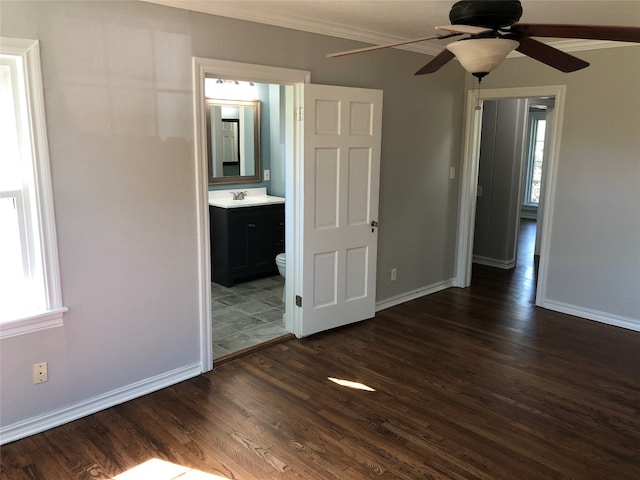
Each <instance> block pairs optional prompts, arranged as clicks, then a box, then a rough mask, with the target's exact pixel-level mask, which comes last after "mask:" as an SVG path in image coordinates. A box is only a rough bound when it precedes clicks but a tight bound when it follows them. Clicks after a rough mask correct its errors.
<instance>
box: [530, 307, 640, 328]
mask: <svg viewBox="0 0 640 480" xmlns="http://www.w3.org/2000/svg"><path fill="white" fill-rule="evenodd" d="M540 306H541V307H542V308H547V309H549V310H553V311H555V312H560V313H566V314H568V315H573V316H574V317H580V318H584V319H586V320H593V321H595V322H600V323H606V324H607V325H614V326H616V327H622V328H626V329H629V330H634V331H636V332H640V320H638V319H634V318H628V317H622V316H620V315H613V314H611V313H607V312H600V311H598V310H591V309H588V308H582V307H578V306H576V305H570V304H568V303H562V302H554V301H552V300H546V301H545V302H543V304H542V305H540Z"/></svg>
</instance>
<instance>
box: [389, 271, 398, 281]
mask: <svg viewBox="0 0 640 480" xmlns="http://www.w3.org/2000/svg"><path fill="white" fill-rule="evenodd" d="M396 278H398V271H397V270H396V269H395V268H392V269H391V281H392V282H395V281H396Z"/></svg>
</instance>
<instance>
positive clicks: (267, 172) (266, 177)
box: [264, 170, 271, 182]
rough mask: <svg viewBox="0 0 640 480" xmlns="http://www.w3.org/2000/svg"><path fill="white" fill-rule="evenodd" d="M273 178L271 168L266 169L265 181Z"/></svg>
mask: <svg viewBox="0 0 640 480" xmlns="http://www.w3.org/2000/svg"><path fill="white" fill-rule="evenodd" d="M268 180H271V170H265V171H264V181H265V182H266V181H268Z"/></svg>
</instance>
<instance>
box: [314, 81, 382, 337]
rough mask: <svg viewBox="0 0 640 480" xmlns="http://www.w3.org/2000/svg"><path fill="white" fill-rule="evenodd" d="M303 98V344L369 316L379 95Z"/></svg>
mask: <svg viewBox="0 0 640 480" xmlns="http://www.w3.org/2000/svg"><path fill="white" fill-rule="evenodd" d="M303 94H304V120H303V122H304V125H303V131H304V165H303V171H304V173H303V178H304V180H303V199H304V201H303V203H304V207H303V211H304V220H303V224H304V226H303V242H302V244H303V252H302V258H303V269H302V276H303V279H302V290H303V292H302V293H303V295H302V297H303V302H302V309H303V312H302V328H301V334H302V336H306V335H310V334H312V333H316V332H320V331H323V330H327V329H330V328H335V327H338V326H342V325H347V324H349V323H353V322H357V321H360V320H364V319H366V318H371V317H373V316H374V314H375V275H376V257H377V240H378V231H377V228H376V226H377V223H375V222H377V216H378V190H379V172H380V138H381V127H382V125H381V123H382V92H381V91H379V90H365V89H357V88H348V87H328V86H324V85H304V91H303ZM372 222H374V225H376V226H374V227H372Z"/></svg>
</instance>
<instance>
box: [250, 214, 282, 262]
mask: <svg viewBox="0 0 640 480" xmlns="http://www.w3.org/2000/svg"><path fill="white" fill-rule="evenodd" d="M271 223H272V222H271V219H270V218H269V217H256V218H254V219H252V220H251V222H249V223H248V225H247V229H248V236H249V263H250V264H251V268H252V269H256V270H260V271H262V270H264V271H269V270H272V269H273V268H275V261H276V259H275V255H273V247H272V245H273V240H272V238H273V235H272V231H271Z"/></svg>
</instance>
